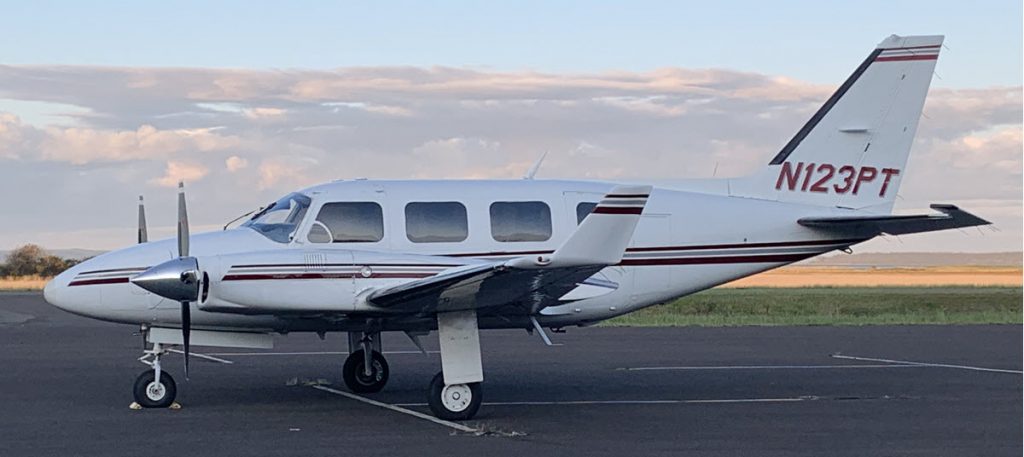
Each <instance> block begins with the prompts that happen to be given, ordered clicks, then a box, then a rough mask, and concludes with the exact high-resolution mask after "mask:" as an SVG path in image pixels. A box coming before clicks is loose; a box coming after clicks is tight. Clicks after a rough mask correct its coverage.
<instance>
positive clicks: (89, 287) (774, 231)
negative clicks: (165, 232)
mask: <svg viewBox="0 0 1024 457" xmlns="http://www.w3.org/2000/svg"><path fill="white" fill-rule="evenodd" d="M942 41H943V37H942V36H906V37H900V36H896V35H893V36H890V37H888V38H886V39H885V40H883V41H882V42H881V43H880V44H879V45H878V46H877V47H876V48H875V49H874V50H872V51H871V53H870V54H869V55H868V57H867V58H866V59H865V60H864V61H863V62H862V63H861V64H860V65H859V66H858V67H857V68H856V70H855V71H854V72H853V74H852V75H851V76H850V77H849V78H848V79H847V80H846V81H845V82H844V83H843V84H842V85H841V86H839V88H838V89H837V90H836V91H835V93H834V94H832V96H831V97H829V98H828V100H827V101H826V102H825V104H824V105H822V106H821V108H820V109H818V110H817V112H815V113H814V115H813V116H812V117H811V118H810V120H809V121H807V123H806V124H805V125H804V126H803V127H802V128H801V129H800V130H799V131H798V132H797V133H796V135H795V136H793V138H792V139H791V140H790V141H789V142H788V143H786V144H785V145H784V146H783V147H782V149H781V150H780V151H779V152H778V154H776V155H775V156H774V158H772V159H771V161H770V162H769V163H768V164H767V165H765V166H764V167H763V168H761V169H760V170H759V171H758V172H756V173H754V174H752V175H750V176H745V177H739V178H727V179H717V180H691V181H674V182H672V183H669V184H665V185H659V186H657V187H654V186H652V185H650V184H644V183H640V184H636V183H612V182H598V181H570V180H537V179H532V175H533V173H535V172H536V167H533V168H532V169H531V171H530V173H529V176H527V178H530V179H520V180H433V181H431V180H424V181H418V180H413V181H378V180H364V179H356V180H339V181H334V182H329V183H325V184H320V185H316V186H312V187H309V188H306V189H303V190H299V191H296V192H293V193H290V194H288V195H285V196H284V197H282V198H280V199H279V200H277V201H275V202H273V203H271V204H269V205H268V206H266V207H264V208H262V209H261V210H259V211H257V212H255V214H253V215H252V216H251V217H250V218H249V219H248V220H247V221H246V222H244V223H242V224H241V225H239V226H237V227H234V228H230V229H229V228H228V227H227V226H225V229H224V230H222V231H216V232H210V233H202V234H197V235H190V233H189V225H188V217H187V210H186V201H185V194H184V189H183V186H182V185H181V184H179V195H178V223H177V237H176V238H171V239H165V240H160V241H152V242H150V241H148V240H147V231H146V226H145V211H144V208H143V206H142V204H141V202H140V206H139V230H138V235H139V236H138V238H139V240H138V241H139V244H137V245H134V246H131V247H127V248H124V249H120V250H116V251H113V252H109V253H106V254H103V255H100V256H97V257H95V258H93V259H90V260H87V261H85V262H82V263H81V264H78V265H76V266H74V267H73V268H71V269H69V270H67V271H65V272H63V273H61V274H60V275H59V276H57V277H56V278H54V279H53V280H52V281H50V282H49V283H48V284H47V285H46V287H45V290H44V296H45V299H46V301H47V302H49V303H51V304H52V305H54V306H57V307H59V308H61V309H64V310H66V311H69V312H71V313H75V314H80V315H82V316H87V317H90V318H94V319H100V320H104V321H110V322H116V323H123V324H132V325H135V326H139V327H140V328H141V329H142V333H143V335H144V337H145V341H146V342H148V343H149V344H150V346H149V349H145V350H144V354H143V356H142V357H141V358H140V360H141V361H142V362H144V363H146V364H147V365H149V367H150V368H148V369H146V370H145V371H144V372H142V374H140V375H139V376H138V378H137V379H136V382H135V384H134V388H133V396H134V400H135V402H136V403H138V404H139V405H140V406H142V407H146V408H158V407H167V406H169V405H172V404H173V402H174V400H175V397H176V392H177V388H176V384H175V381H174V379H173V377H172V376H171V375H170V374H169V373H168V372H167V370H165V369H164V367H163V366H162V365H161V357H163V356H165V355H167V354H168V353H169V352H172V351H177V352H182V353H183V354H184V374H185V377H186V379H187V378H188V368H189V357H190V351H191V348H190V347H191V346H193V345H195V346H213V347H244V348H264V349H266V348H270V347H272V344H273V335H274V334H287V333H291V332H315V333H317V334H318V335H319V336H320V337H321V338H323V336H324V335H325V334H326V333H327V332H345V333H347V336H348V348H349V355H348V357H347V359H346V360H345V362H344V364H343V367H342V378H343V379H344V382H345V384H346V385H347V386H348V388H349V389H351V390H352V391H353V392H356V393H361V394H371V393H374V392H378V391H380V390H381V389H383V388H384V386H385V385H386V383H387V381H388V376H389V370H390V368H389V365H388V362H387V360H386V359H385V357H384V356H383V353H382V346H381V333H382V332H404V333H405V334H406V335H407V336H408V337H409V338H410V339H411V340H412V342H413V343H415V344H416V345H417V347H419V348H420V349H421V350H422V348H423V346H422V344H421V340H420V339H421V337H423V336H424V335H427V334H429V333H431V332H433V331H437V334H438V339H439V345H440V359H441V364H440V365H441V370H440V371H439V372H438V373H437V374H436V375H435V376H434V377H433V378H432V379H431V381H430V383H429V385H428V389H427V390H428V399H429V402H428V404H429V408H430V411H431V412H432V413H433V414H434V415H435V416H437V417H438V418H441V419H445V420H468V419H471V418H473V417H474V416H475V415H476V413H477V412H478V410H479V408H480V403H481V400H482V398H483V394H482V390H481V383H482V381H483V379H484V378H483V366H482V362H481V347H480V336H479V335H480V330H486V329H526V330H527V331H529V332H531V333H533V332H537V333H539V334H540V336H541V337H542V338H543V339H544V341H546V342H548V343H550V339H549V337H548V336H547V334H546V332H545V330H544V329H545V328H548V329H553V330H561V329H563V328H565V327H571V326H589V325H593V324H596V323H598V322H601V321H604V320H607V319H610V318H613V317H615V316H620V315H623V314H626V313H630V312H634V311H636V310H639V309H642V308H646V307H649V306H655V305H658V304H662V303H666V302H669V301H672V300H675V299H677V298H679V297H683V296H686V295H689V294H692V293H695V292H698V291H701V290H705V289H708V288H711V287H714V286H716V285H719V284H723V283H727V282H730V281H733V280H736V279H739V278H742V277H745V276H750V275H753V274H757V273H760V272H763V271H766V270H771V269H773V268H777V267H780V266H783V265H787V264H790V263H793V262H797V261H800V260H804V259H808V258H810V257H814V256H817V255H820V254H824V253H827V252H831V251H836V250H848V249H850V247H851V246H853V245H856V244H858V243H861V242H864V241H867V240H869V239H872V238H874V237H876V236H879V235H883V234H889V235H902V234H910V233H921V232H931V231H936V230H947V229H953V228H961V227H971V226H980V225H985V224H989V222H988V221H986V220H984V219H981V218H979V217H977V216H975V215H973V214H970V213H968V212H966V211H963V210H961V209H959V208H957V207H956V206H953V205H932V206H931V208H932V209H933V210H935V211H934V212H933V213H927V214H915V215H896V214H893V213H892V209H893V204H894V202H895V199H896V195H897V191H898V190H899V187H900V183H901V181H902V179H903V177H904V176H905V175H906V173H905V166H906V163H907V158H908V156H909V153H910V149H911V144H912V142H913V139H914V135H915V132H916V129H917V125H918V120H919V118H920V116H921V112H922V107H923V104H924V101H925V97H926V95H927V92H928V86H929V84H930V82H931V78H932V73H933V71H934V68H935V64H936V60H937V58H938V55H939V51H940V49H941V46H942ZM140 199H141V197H140ZM179 347H180V348H181V349H180V350H179V349H178V348H179ZM196 356H199V357H202V356H203V354H201V353H199V354H196Z"/></svg>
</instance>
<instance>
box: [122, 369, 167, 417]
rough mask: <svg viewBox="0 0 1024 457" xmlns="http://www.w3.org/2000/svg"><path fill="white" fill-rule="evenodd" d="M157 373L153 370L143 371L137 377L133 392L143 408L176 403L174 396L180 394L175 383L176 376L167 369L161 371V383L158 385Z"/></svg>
mask: <svg viewBox="0 0 1024 457" xmlns="http://www.w3.org/2000/svg"><path fill="white" fill-rule="evenodd" d="M155 380H156V373H154V372H153V370H146V371H143V372H142V374H140V375H139V377H138V378H135V388H134V389H132V393H133V394H134V396H135V403H138V404H139V405H142V407H143V408H166V407H168V406H171V404H172V403H174V397H175V396H177V395H178V386H177V385H175V384H174V378H172V377H171V375H170V374H168V373H167V372H166V371H164V372H161V373H160V384H159V386H157V385H156V383H155V382H154V381H155Z"/></svg>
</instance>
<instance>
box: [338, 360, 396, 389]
mask: <svg viewBox="0 0 1024 457" xmlns="http://www.w3.org/2000/svg"><path fill="white" fill-rule="evenodd" d="M388 374H389V370H388V361H387V360H384V355H383V354H381V353H380V352H377V351H373V350H371V351H370V352H369V356H367V353H366V351H365V350H363V349H360V350H358V351H355V352H353V353H352V354H349V356H348V358H347V359H345V365H344V367H343V368H342V378H343V379H344V380H345V385H346V386H348V388H349V390H351V391H352V392H355V393H361V394H372V393H375V392H380V391H381V389H383V388H384V385H385V384H387V383H388Z"/></svg>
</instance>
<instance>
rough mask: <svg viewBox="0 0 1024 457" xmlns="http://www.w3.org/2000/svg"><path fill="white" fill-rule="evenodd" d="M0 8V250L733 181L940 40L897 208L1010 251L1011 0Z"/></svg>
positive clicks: (909, 244) (968, 246)
mask: <svg viewBox="0 0 1024 457" xmlns="http://www.w3.org/2000/svg"><path fill="white" fill-rule="evenodd" d="M764 5H765V3H764V2H754V1H723V2H692V3H690V2H648V1H633V2H557V1H547V2H516V3H512V2H507V3H506V2H350V3H346V2H303V1H294V2H255V1H244V2H242V1H238V2H234V1H219V2H187V1H185V2H157V1H124V2H114V1H109V2H77V1H76V2H72V1H66V2H47V1H39V2H0V7H2V11H3V12H4V13H3V14H2V15H0V30H3V39H2V40H0V193H2V195H4V196H5V198H4V200H5V203H6V205H5V206H6V208H5V209H4V210H3V211H2V212H0V219H4V220H10V221H15V223H7V224H0V249H10V248H12V247H15V246H18V245H21V244H24V243H27V242H34V243H39V244H42V245H43V246H46V247H50V248H55V249H56V248H72V247H77V248H93V249H112V248H116V247H119V246H124V245H127V244H130V243H131V242H132V241H133V238H134V233H135V228H134V221H135V219H134V218H135V215H134V214H135V199H136V198H137V195H139V194H145V195H146V197H147V201H148V202H149V204H148V209H149V220H150V223H151V225H152V226H153V227H151V232H152V233H154V234H155V235H161V234H166V235H169V234H170V233H171V229H172V226H173V218H174V190H173V188H172V186H173V185H174V183H175V182H176V181H177V180H178V179H185V180H186V181H187V182H188V185H189V191H190V210H191V214H190V220H191V221H192V223H193V225H196V226H198V227H199V228H210V229H212V228H215V227H219V226H220V225H222V224H223V223H224V222H226V221H228V220H230V219H232V218H233V217H234V216H236V215H238V214H241V213H244V212H246V211H248V210H249V209H252V208H254V207H256V206H259V205H260V204H263V203H265V202H266V201H270V200H272V199H274V197H275V196H278V195H281V194H284V193H287V192H289V191H291V190H293V189H296V188H300V187H304V186H306V185H310V184H314V183H317V182H322V181H326V180H331V179H338V178H352V177H369V178H460V177H472V178H518V177H519V176H521V175H522V174H523V172H524V171H525V170H526V169H527V168H528V167H529V166H530V164H531V163H532V162H533V161H534V160H535V158H536V157H537V156H538V155H539V154H540V152H542V151H548V152H549V155H548V159H547V161H546V162H545V165H544V167H543V168H542V169H541V172H540V173H539V174H538V177H541V178H584V179H628V180H636V179H637V178H642V177H650V178H656V179H672V178H707V177H711V176H712V175H715V176H717V177H722V176H739V175H743V174H745V173H749V172H752V171H754V170H756V169H757V168H758V167H760V166H762V165H763V164H764V163H766V162H767V161H768V160H769V159H770V158H771V157H772V156H773V155H774V154H775V152H777V151H778V149H779V147H781V145H782V144H784V143H785V141H786V140H787V139H788V138H789V137H790V136H792V135H793V133H794V132H795V131H796V130H797V129H799V127H800V126H801V125H802V124H803V123H804V122H805V121H806V119H807V118H808V117H809V116H810V114H811V113H813V111H814V110H815V109H816V108H817V106H819V105H820V104H821V103H822V102H823V101H824V100H825V98H827V97H828V95H829V93H831V91H832V90H834V88H835V87H836V86H837V85H838V84H839V83H840V82H842V80H843V79H845V78H846V76H847V75H848V74H849V73H850V72H851V71H852V70H853V68H854V67H856V65H857V64H858V63H859V62H860V61H861V60H863V58H864V56H865V55H866V54H867V53H868V52H870V50H871V49H872V48H873V46H874V45H875V44H876V43H878V42H879V41H881V40H882V39H883V38H884V37H886V36H888V35H889V34H892V33H897V34H901V35H911V34H944V35H946V41H945V45H946V47H945V48H944V49H943V51H942V56H941V58H940V59H939V62H938V67H937V68H936V75H935V78H934V80H933V83H932V89H931V92H930V95H929V99H928V102H927V103H926V106H925V112H924V116H923V118H922V120H921V124H920V128H919V131H918V138H917V141H916V143H915V146H914V149H913V152H912V155H911V159H910V165H909V168H908V174H907V177H906V180H905V181H904V184H903V186H902V188H901V189H900V199H899V200H898V203H897V208H898V210H899V211H902V212H913V211H914V210H917V211H920V210H926V209H927V205H928V204H929V203H934V202H942V203H955V204H958V205H960V206H962V207H964V208H965V209H968V210H970V211H973V212H975V213H977V214H979V215H981V216H983V217H985V218H987V219H989V220H992V221H993V222H995V230H991V229H983V230H975V229H971V230H965V231H952V232H949V233H936V234H925V235H912V236H903V237H898V238H895V237H888V238H887V239H881V240H877V241H872V242H870V243H868V244H867V245H865V246H864V247H862V248H861V250H862V251H969V252H991V251H1017V250H1020V249H1021V244H1022V232H1024V227H1022V217H1024V216H1022V211H1021V196H1022V185H1021V184H1022V177H1021V176H1022V175H1021V169H1022V155H1024V153H1022V131H1021V123H1022V108H1021V106H1022V105H1021V103H1022V101H1021V100H1022V95H1021V85H1022V65H1024V64H1022V54H1024V52H1022V44H1021V43H1022V11H1021V2H1019V1H994V2H989V1H973V2H951V1H950V2H947V1H927V2H924V1H920V2H905V1H895V0H889V1H884V2H883V1H861V2H822V1H806V2H805V1H777V2H772V3H771V4H770V5H771V7H770V8H765V6H764Z"/></svg>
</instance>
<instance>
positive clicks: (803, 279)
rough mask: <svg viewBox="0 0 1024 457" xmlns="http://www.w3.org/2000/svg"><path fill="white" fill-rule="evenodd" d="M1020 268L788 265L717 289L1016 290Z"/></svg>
mask: <svg viewBox="0 0 1024 457" xmlns="http://www.w3.org/2000/svg"><path fill="white" fill-rule="evenodd" d="M1021 283H1022V270H1021V268H1020V267H974V266H956V267H954V266H950V267H915V268H870V267H868V268H856V267H818V266H790V267H784V268H779V269H777V270H772V271H768V272H765V273H761V274H759V275H755V276H751V277H748V278H743V279H740V280H737V281H733V282H731V283H729V284H726V285H724V286H721V287H726V288H736V287H780V288H786V287H815V286H819V287H925V286H998V287H1020V286H1021Z"/></svg>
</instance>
